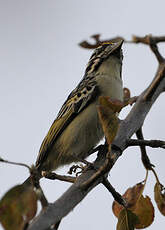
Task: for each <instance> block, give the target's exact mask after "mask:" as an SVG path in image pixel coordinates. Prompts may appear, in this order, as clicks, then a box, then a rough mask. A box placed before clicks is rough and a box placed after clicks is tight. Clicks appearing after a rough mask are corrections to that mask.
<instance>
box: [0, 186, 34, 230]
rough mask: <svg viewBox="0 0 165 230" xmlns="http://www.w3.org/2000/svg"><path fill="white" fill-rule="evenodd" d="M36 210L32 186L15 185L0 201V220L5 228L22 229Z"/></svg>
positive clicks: (7, 229) (9, 229) (8, 229)
mask: <svg viewBox="0 0 165 230" xmlns="http://www.w3.org/2000/svg"><path fill="white" fill-rule="evenodd" d="M36 211H37V195H36V193H35V192H34V190H33V187H32V186H29V187H28V188H27V187H25V186H24V185H17V186H15V187H13V188H11V189H10V190H9V191H8V192H7V193H6V194H5V195H4V197H3V198H2V200H1V201H0V222H1V224H2V226H3V227H4V229H6V230H22V229H23V228H24V226H25V225H26V223H28V222H29V221H30V220H31V219H32V218H33V217H34V216H35V214H36Z"/></svg>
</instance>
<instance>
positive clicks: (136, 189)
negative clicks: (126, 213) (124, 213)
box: [112, 183, 144, 217]
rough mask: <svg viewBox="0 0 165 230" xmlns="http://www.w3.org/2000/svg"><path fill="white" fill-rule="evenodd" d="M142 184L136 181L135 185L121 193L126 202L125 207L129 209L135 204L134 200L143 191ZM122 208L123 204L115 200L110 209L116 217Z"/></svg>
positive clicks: (135, 200)
mask: <svg viewBox="0 0 165 230" xmlns="http://www.w3.org/2000/svg"><path fill="white" fill-rule="evenodd" d="M143 188H144V184H143V183H138V184H136V185H135V186H133V187H131V188H128V189H127V190H126V192H125V193H124V195H123V198H124V199H125V201H126V203H127V207H128V208H129V209H131V210H133V209H134V206H135V205H136V202H137V200H138V198H139V196H140V195H141V193H142V192H143ZM122 209H123V206H122V205H120V204H119V203H117V202H116V201H114V202H113V204H112V210H113V213H114V215H115V216H116V217H118V216H119V213H120V211H121V210H122Z"/></svg>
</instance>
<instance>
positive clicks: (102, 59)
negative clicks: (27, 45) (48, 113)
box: [35, 39, 123, 177]
mask: <svg viewBox="0 0 165 230" xmlns="http://www.w3.org/2000/svg"><path fill="white" fill-rule="evenodd" d="M122 44H123V40H122V39H119V40H117V41H114V42H106V43H102V44H101V45H100V46H99V47H97V48H96V49H95V50H94V51H93V54H92V55H91V57H90V59H89V62H88V64H87V67H86V69H85V74H84V76H83V78H82V80H81V81H80V83H79V84H78V85H77V87H76V88H75V89H74V90H73V91H72V92H71V93H70V94H69V96H68V98H67V99H66V101H65V102H64V104H63V105H62V107H61V109H60V111H59V113H58V115H57V117H56V119H55V120H54V122H53V124H52V125H51V127H50V129H49V131H48V133H47V135H46V136H45V138H44V140H43V142H42V144H41V147H40V150H39V154H38V157H37V160H36V164H35V167H36V169H37V171H38V172H39V175H40V177H42V171H46V172H51V171H55V170H56V169H57V168H59V167H62V166H63V165H67V164H70V163H73V162H78V161H79V159H85V158H86V157H87V156H88V155H89V152H90V151H92V149H93V148H94V147H96V145H97V144H98V143H99V142H100V140H101V139H102V138H103V137H104V132H103V129H102V126H101V123H100V120H99V116H98V113H97V105H98V104H99V97H100V96H108V97H110V98H111V99H118V100H120V101H123V83H122V60H123V53H122V48H121V47H122Z"/></svg>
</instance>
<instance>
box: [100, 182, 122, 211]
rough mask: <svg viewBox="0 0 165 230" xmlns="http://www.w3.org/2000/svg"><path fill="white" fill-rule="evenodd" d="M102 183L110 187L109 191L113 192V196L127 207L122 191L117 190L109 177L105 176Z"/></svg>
mask: <svg viewBox="0 0 165 230" xmlns="http://www.w3.org/2000/svg"><path fill="white" fill-rule="evenodd" d="M102 184H103V185H104V186H105V187H106V188H107V189H108V191H109V192H110V193H111V194H112V196H113V198H114V199H115V200H116V201H117V202H118V203H119V204H121V205H122V206H124V207H125V208H126V201H125V200H124V198H123V197H122V196H121V195H120V193H118V192H116V190H115V188H114V187H113V186H112V185H111V184H110V183H109V181H108V179H107V178H105V179H104V180H103V182H102Z"/></svg>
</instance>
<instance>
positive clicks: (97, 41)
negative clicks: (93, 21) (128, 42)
mask: <svg viewBox="0 0 165 230" xmlns="http://www.w3.org/2000/svg"><path fill="white" fill-rule="evenodd" d="M100 36H101V35H100V34H94V35H92V36H91V38H92V39H94V41H95V43H94V44H91V43H89V42H88V41H86V40H85V41H82V42H80V43H79V46H81V47H82V48H85V49H95V48H97V47H98V46H100V45H101V44H102V43H106V42H115V41H117V40H119V39H123V38H122V37H119V36H118V37H115V38H110V39H105V40H101V39H100Z"/></svg>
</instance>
